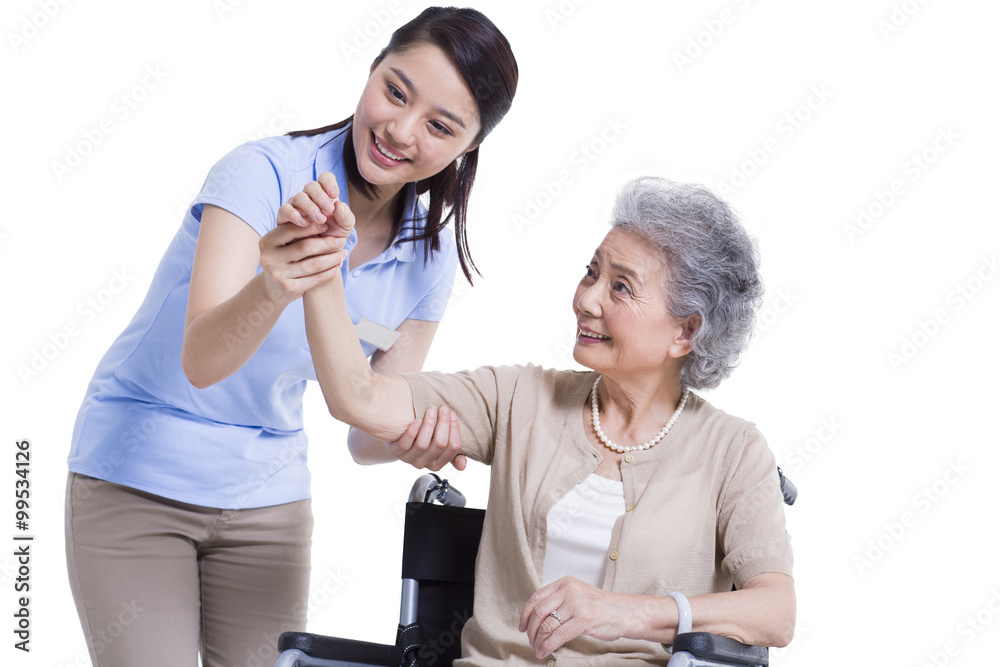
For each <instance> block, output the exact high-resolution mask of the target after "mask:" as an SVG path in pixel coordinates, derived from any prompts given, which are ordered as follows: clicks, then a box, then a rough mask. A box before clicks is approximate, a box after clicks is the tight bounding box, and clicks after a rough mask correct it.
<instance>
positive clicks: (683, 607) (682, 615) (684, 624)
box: [670, 591, 691, 635]
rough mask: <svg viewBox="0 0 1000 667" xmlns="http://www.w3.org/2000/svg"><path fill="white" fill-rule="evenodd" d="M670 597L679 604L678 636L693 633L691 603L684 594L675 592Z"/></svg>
mask: <svg viewBox="0 0 1000 667" xmlns="http://www.w3.org/2000/svg"><path fill="white" fill-rule="evenodd" d="M670 597H672V598H673V599H674V602H676V603H677V634H679V635H682V634H684V633H685V632H691V603H690V602H688V599H687V597H686V596H685V595H684V594H683V593H678V592H676V591H675V592H673V593H671V594H670Z"/></svg>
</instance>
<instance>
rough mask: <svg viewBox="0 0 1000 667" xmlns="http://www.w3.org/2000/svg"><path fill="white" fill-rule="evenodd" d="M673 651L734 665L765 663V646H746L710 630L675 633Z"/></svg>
mask: <svg viewBox="0 0 1000 667" xmlns="http://www.w3.org/2000/svg"><path fill="white" fill-rule="evenodd" d="M673 651H674V652H675V653H677V652H679V651H687V652H688V653H690V654H691V655H693V656H695V657H696V658H702V659H705V660H722V661H724V662H727V663H733V664H736V665H754V666H756V665H767V647H765V646H747V645H746V644H741V643H740V642H738V641H736V640H735V639H731V638H729V637H723V636H721V635H713V634H712V633H711V632H685V633H684V634H680V635H677V637H676V638H675V639H674V645H673Z"/></svg>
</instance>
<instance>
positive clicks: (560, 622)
mask: <svg viewBox="0 0 1000 667" xmlns="http://www.w3.org/2000/svg"><path fill="white" fill-rule="evenodd" d="M549 616H551V617H552V618H554V619H556V620H557V621H559V625H562V624H563V620H562V619H561V618H559V614H557V613H556V612H555V611H552V612H551V613H550V614H549Z"/></svg>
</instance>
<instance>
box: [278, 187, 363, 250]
mask: <svg viewBox="0 0 1000 667" xmlns="http://www.w3.org/2000/svg"><path fill="white" fill-rule="evenodd" d="M324 222H325V223H327V224H328V225H329V228H328V229H327V230H326V231H324V232H322V233H323V234H324V235H327V236H337V237H343V238H345V239H346V238H347V236H348V235H349V234H350V233H351V230H352V229H354V214H353V213H351V210H350V209H349V208H348V206H347V204H345V203H344V202H342V201H340V186H339V185H338V184H337V178H336V177H335V176H334V175H333V174H331V173H330V172H328V171H324V172H323V173H322V174H320V175H319V176H317V177H316V180H315V181H310V182H309V183H306V185H305V187H304V188H302V192H300V193H298V194H297V195H295V196H293V197H291V198H290V199H289V200H288V201H286V202H285V203H284V204H282V205H281V208H279V209H278V224H279V225H282V224H286V223H290V224H293V225H296V226H298V227H308V226H309V225H310V224H312V223H316V224H321V223H324Z"/></svg>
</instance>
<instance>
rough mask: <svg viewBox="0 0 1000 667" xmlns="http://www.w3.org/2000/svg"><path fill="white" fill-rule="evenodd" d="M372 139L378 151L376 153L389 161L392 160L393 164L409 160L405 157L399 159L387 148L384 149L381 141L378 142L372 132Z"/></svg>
mask: <svg viewBox="0 0 1000 667" xmlns="http://www.w3.org/2000/svg"><path fill="white" fill-rule="evenodd" d="M372 138H374V139H375V148H377V149H378V152H379V153H381V154H382V155H384V156H385V157H387V158H389V159H390V160H393V161H394V162H406V161H407V160H408V159H409V158H407V157H405V156H402V157H401V156H399V155H396V154H395V153H393V152H391V151H390V150H389V149H388V148H386V147H385V146H384V145H383V144H382V142H381V141H379V140H378V135H376V134H375V133H374V132H372Z"/></svg>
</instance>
